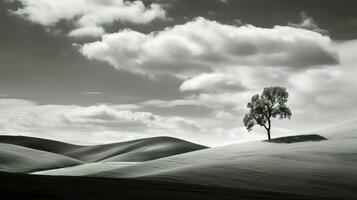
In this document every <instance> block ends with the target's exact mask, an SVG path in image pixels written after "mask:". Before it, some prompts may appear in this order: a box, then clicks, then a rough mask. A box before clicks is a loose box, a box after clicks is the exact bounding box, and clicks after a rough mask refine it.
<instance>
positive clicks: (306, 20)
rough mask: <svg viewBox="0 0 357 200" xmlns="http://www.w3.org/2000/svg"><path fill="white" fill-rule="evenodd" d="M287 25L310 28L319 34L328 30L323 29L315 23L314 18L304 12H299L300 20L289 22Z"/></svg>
mask: <svg viewBox="0 0 357 200" xmlns="http://www.w3.org/2000/svg"><path fill="white" fill-rule="evenodd" d="M288 25H289V26H292V27H297V28H304V29H308V30H312V31H315V32H318V33H321V34H327V33H328V31H327V30H325V29H321V28H320V27H319V26H318V25H317V23H316V22H315V20H314V18H312V17H310V16H308V15H307V13H306V12H301V13H300V21H299V22H298V23H293V22H289V23H288Z"/></svg>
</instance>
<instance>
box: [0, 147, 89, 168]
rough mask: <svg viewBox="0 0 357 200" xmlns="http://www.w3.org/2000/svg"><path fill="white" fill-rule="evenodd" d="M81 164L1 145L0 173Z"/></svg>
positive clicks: (49, 154)
mask: <svg viewBox="0 0 357 200" xmlns="http://www.w3.org/2000/svg"><path fill="white" fill-rule="evenodd" d="M79 164H82V162H81V161H79V160H76V159H73V158H70V157H67V156H63V155H59V154H54V153H49V152H45V151H39V150H35V149H30V148H26V147H22V146H17V145H12V144H3V143H0V171H5V172H21V173H27V172H33V171H39V170H46V169H55V168H62V167H69V166H74V165H79Z"/></svg>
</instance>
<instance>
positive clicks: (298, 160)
mask: <svg viewBox="0 0 357 200" xmlns="http://www.w3.org/2000/svg"><path fill="white" fill-rule="evenodd" d="M351 123H352V124H351ZM351 123H349V124H346V125H344V126H340V127H337V128H331V129H327V130H321V131H315V132H314V133H315V134H319V135H322V136H324V137H325V138H327V140H321V141H315V142H314V141H305V142H298V143H273V142H264V141H257V142H248V143H240V144H233V145H227V146H223V147H217V148H210V149H205V150H201V151H195V152H190V153H185V154H181V155H175V156H171V157H166V158H161V159H156V160H152V161H147V162H142V163H137V164H134V165H130V166H118V167H117V168H112V169H104V170H103V171H101V172H98V171H97V172H94V173H88V174H87V175H88V176H96V177H110V178H136V179H145V180H160V181H168V182H176V183H177V182H180V183H186V184H199V185H206V186H215V187H228V188H244V189H253V190H264V191H275V192H283V193H290V194H302V193H303V194H305V195H311V196H318V197H321V198H323V197H332V198H342V199H355V197H356V196H357V185H356V183H357V168H356V166H357V145H356V144H357V123H356V122H351ZM344 127H345V128H344ZM56 171H57V170H51V172H50V173H46V172H40V173H41V174H52V175H76V174H75V173H73V171H70V170H68V171H66V170H61V171H57V172H58V173H57V172H56Z"/></svg>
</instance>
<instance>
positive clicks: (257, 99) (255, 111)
mask: <svg viewBox="0 0 357 200" xmlns="http://www.w3.org/2000/svg"><path fill="white" fill-rule="evenodd" d="M288 97H289V94H288V92H287V91H286V88H284V87H280V86H276V87H267V88H264V90H263V93H262V94H260V95H259V94H256V95H254V96H252V99H251V101H250V102H249V103H248V105H247V107H248V108H249V113H247V114H246V115H245V116H244V119H243V122H244V126H245V127H246V128H247V129H248V131H251V130H252V128H253V127H254V126H255V125H256V124H258V125H260V126H263V127H264V128H265V129H266V131H267V132H268V139H269V140H270V139H271V137H270V129H271V120H272V118H276V117H279V119H284V118H289V119H290V117H291V111H290V109H289V108H288V106H287V105H286V104H285V103H286V102H287V101H288Z"/></svg>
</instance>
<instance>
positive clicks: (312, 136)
mask: <svg viewBox="0 0 357 200" xmlns="http://www.w3.org/2000/svg"><path fill="white" fill-rule="evenodd" d="M322 140H327V138H325V137H322V136H321V135H316V134H310V135H294V136H287V137H279V138H274V139H271V140H264V141H265V142H274V143H296V142H310V141H313V142H317V141H322Z"/></svg>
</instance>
